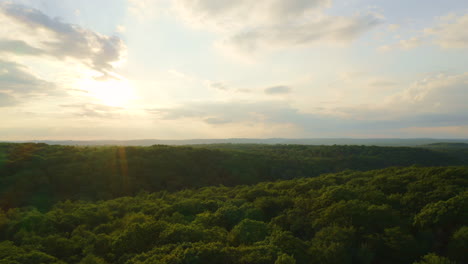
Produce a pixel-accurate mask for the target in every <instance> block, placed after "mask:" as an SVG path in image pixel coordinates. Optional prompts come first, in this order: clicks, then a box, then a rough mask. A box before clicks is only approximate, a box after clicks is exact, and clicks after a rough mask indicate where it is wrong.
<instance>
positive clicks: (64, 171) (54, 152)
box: [0, 143, 468, 264]
mask: <svg viewBox="0 0 468 264" xmlns="http://www.w3.org/2000/svg"><path fill="white" fill-rule="evenodd" d="M467 150H468V148H467V147H466V145H463V144H433V145H428V146H426V147H425V148H411V147H375V146H304V145H258V144H213V145H199V146H190V147H189V146H180V147H174V146H172V147H171V146H163V145H155V146H150V147H123V146H101V147H77V146H74V147H72V146H59V145H53V146H52V145H46V144H31V143H30V144H13V143H4V144H0V206H1V207H0V264H18V263H31V264H42V263H55V264H63V263H80V264H105V263H109V264H110V263H117V264H120V263H122V264H124V263H127V264H137V263H139V264H142V263H145V264H158V263H161V264H162V263H181V264H182V263H200V264H201V263H220V264H231V263H232V264H269V263H275V264H288V263H304V264H306V263H324V264H335V263H336V264H338V263H369V264H373V263H376V264H377V263H385V264H386V263H388V264H390V263H408V264H411V263H421V264H437V263H444V264H445V263H446V264H450V263H460V264H463V263H467V259H466V251H467V249H468V248H467V244H468V221H467V219H468V193H467V187H468V167H466V165H467V164H468V161H467V155H466V154H467ZM394 166H398V168H395V167H394ZM435 166H439V167H435ZM387 167H392V168H387ZM383 168H386V169H383ZM374 169H381V170H374ZM369 170H370V171H369ZM324 173H325V174H324ZM328 173H335V174H328Z"/></svg>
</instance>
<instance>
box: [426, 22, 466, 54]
mask: <svg viewBox="0 0 468 264" xmlns="http://www.w3.org/2000/svg"><path fill="white" fill-rule="evenodd" d="M424 32H425V33H426V35H428V36H432V37H434V42H435V43H436V44H437V45H439V46H440V47H442V48H468V14H466V15H464V16H458V17H457V16H455V15H450V16H446V17H444V18H441V19H440V20H439V24H438V25H437V26H435V27H433V28H427V29H425V30H424Z"/></svg>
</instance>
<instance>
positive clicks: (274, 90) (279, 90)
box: [265, 85, 291, 95]
mask: <svg viewBox="0 0 468 264" xmlns="http://www.w3.org/2000/svg"><path fill="white" fill-rule="evenodd" d="M290 92H291V88H290V87H288V86H284V85H278V86H273V87H269V88H266V89H265V93H266V94H270V95H274V94H287V93H290Z"/></svg>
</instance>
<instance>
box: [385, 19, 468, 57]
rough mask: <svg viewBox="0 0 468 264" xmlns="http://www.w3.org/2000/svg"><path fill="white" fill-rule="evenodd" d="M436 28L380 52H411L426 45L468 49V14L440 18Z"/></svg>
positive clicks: (386, 47)
mask: <svg viewBox="0 0 468 264" xmlns="http://www.w3.org/2000/svg"><path fill="white" fill-rule="evenodd" d="M436 23H437V24H436V25H435V26H434V27H428V28H425V29H423V30H421V31H420V33H419V34H418V35H417V36H414V37H412V38H409V39H403V40H400V41H399V42H397V43H395V44H390V45H384V46H381V47H379V49H378V50H379V51H383V52H387V51H392V50H410V49H414V48H416V47H419V46H421V45H422V44H424V43H431V42H432V43H434V44H435V45H437V46H439V47H441V48H444V49H462V48H468V30H466V29H467V28H468V14H467V15H464V16H456V15H454V14H451V15H447V16H444V17H440V18H438V19H437V21H436Z"/></svg>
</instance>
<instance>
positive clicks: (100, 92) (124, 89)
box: [80, 79, 134, 106]
mask: <svg viewBox="0 0 468 264" xmlns="http://www.w3.org/2000/svg"><path fill="white" fill-rule="evenodd" d="M80 86H81V88H82V89H85V90H87V91H88V92H89V94H90V95H91V96H92V97H94V98H96V99H98V100H100V101H101V102H102V103H103V104H105V105H109V106H125V105H127V104H128V103H129V102H130V101H131V100H132V99H134V90H133V87H132V85H131V84H130V82H129V81H128V80H124V79H121V80H107V81H97V80H94V79H87V80H85V81H82V82H81V83H80Z"/></svg>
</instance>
